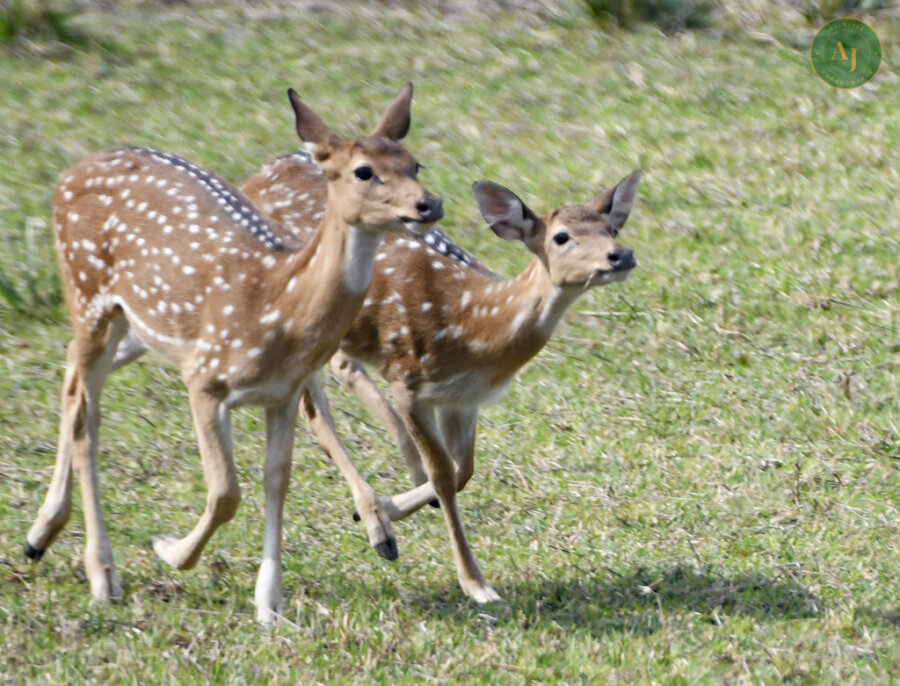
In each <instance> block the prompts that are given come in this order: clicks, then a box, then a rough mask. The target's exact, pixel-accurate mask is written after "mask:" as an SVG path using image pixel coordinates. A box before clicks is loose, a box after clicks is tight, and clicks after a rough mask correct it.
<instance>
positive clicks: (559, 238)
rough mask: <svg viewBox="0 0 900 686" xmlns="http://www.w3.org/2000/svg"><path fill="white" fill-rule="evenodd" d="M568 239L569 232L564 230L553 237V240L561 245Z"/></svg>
mask: <svg viewBox="0 0 900 686" xmlns="http://www.w3.org/2000/svg"><path fill="white" fill-rule="evenodd" d="M568 241H569V234H567V233H566V232H565V231H560V232H559V233H558V234H556V235H555V236H554V237H553V242H554V243H556V244H557V245H562V244H563V243H567V242H568Z"/></svg>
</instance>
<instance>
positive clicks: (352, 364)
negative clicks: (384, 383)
mask: <svg viewBox="0 0 900 686" xmlns="http://www.w3.org/2000/svg"><path fill="white" fill-rule="evenodd" d="M330 364H331V371H332V373H333V374H334V375H335V376H336V377H337V378H338V380H340V382H341V383H342V384H343V385H344V386H345V387H346V388H347V389H349V390H350V392H351V393H353V395H355V396H356V397H357V398H359V400H360V401H361V402H362V403H363V405H365V406H366V407H367V408H369V411H370V412H371V413H372V414H373V415H374V416H375V419H376V420H378V423H379V424H381V425H382V426H383V427H384V428H385V429H387V431H388V433H389V434H390V435H391V438H393V439H394V442H395V443H396V444H397V446H398V447H399V448H400V452H401V453H403V459H404V460H406V465H407V466H408V467H409V471H410V473H411V474H412V477H413V483H414V484H415V485H416V486H421V485H422V484H424V483H427V482H428V474H427V473H426V472H425V467H424V465H423V464H422V456H421V455H420V454H419V450H418V448H416V444H415V441H413V439H412V438H411V437H410V435H409V432H408V431H407V430H406V427H405V426H403V420H402V419H400V416H399V415H398V414H397V412H396V411H395V410H394V407H393V406H392V405H391V403H390V402H388V399H387V398H385V397H384V395H382V393H381V391H380V390H378V386H376V385H375V382H374V381H372V379H371V377H370V376H369V375H368V374H367V373H366V368H365V367H364V366H363V365H362V364H360V363H359V362H356V361H355V360H352V359H350V358H349V357H347V356H346V355H345V354H344V353H342V352H340V351H338V352H336V353H335V354H334V355H333V356H332V357H331V363H330Z"/></svg>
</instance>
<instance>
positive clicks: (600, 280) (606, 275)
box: [588, 258, 637, 286]
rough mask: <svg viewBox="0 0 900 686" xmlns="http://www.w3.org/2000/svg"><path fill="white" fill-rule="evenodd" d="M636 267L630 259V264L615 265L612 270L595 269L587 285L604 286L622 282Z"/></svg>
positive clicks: (634, 262)
mask: <svg viewBox="0 0 900 686" xmlns="http://www.w3.org/2000/svg"><path fill="white" fill-rule="evenodd" d="M636 266H637V261H636V260H635V259H634V258H632V259H631V264H627V265H625V264H623V265H617V266H616V267H615V268H614V269H595V270H594V273H593V274H591V278H590V279H589V280H588V283H589V284H590V285H591V286H604V285H606V284H608V283H615V282H617V281H624V280H625V279H627V278H628V276H629V275H630V274H631V270H632V269H634V268H635V267H636Z"/></svg>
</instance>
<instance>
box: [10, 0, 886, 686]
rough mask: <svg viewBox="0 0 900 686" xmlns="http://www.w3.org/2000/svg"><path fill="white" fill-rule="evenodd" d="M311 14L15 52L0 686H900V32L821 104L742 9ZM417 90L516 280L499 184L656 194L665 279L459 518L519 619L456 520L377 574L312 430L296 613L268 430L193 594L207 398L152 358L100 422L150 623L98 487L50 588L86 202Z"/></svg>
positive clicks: (452, 198)
mask: <svg viewBox="0 0 900 686" xmlns="http://www.w3.org/2000/svg"><path fill="white" fill-rule="evenodd" d="M298 7H299V6H297V5H288V4H284V5H276V4H267V5H264V6H263V7H262V8H261V9H260V8H258V9H246V10H241V9H239V8H236V7H233V6H222V5H221V4H219V3H216V4H210V5H205V4H202V3H200V4H196V5H194V4H187V5H180V4H171V5H155V4H153V5H150V4H146V5H145V4H135V3H132V4H126V5H125V6H124V7H123V6H120V7H119V9H117V10H115V11H109V12H104V13H100V12H97V11H87V10H86V11H84V12H82V13H80V14H76V15H75V16H74V17H73V18H72V20H71V23H72V25H73V26H74V27H76V28H77V29H78V30H80V31H83V32H85V34H86V35H90V36H92V39H93V41H94V42H93V43H91V45H90V46H82V47H76V48H74V49H72V50H71V51H67V52H54V51H50V53H49V54H48V52H47V51H46V50H45V49H44V47H45V46H43V45H42V44H40V43H33V44H30V45H26V46H25V47H22V46H21V45H20V46H15V48H12V47H11V48H8V49H6V48H3V49H0V51H2V52H0V122H3V124H2V127H0V153H2V157H3V164H2V165H0V232H2V233H0V237H2V242H0V277H2V278H3V279H5V282H6V283H7V284H8V285H9V291H10V293H12V294H13V295H12V296H10V297H8V298H4V299H0V368H2V374H0V427H2V428H0V551H2V552H0V555H2V557H0V560H2V563H3V564H2V565H0V650H2V653H3V655H4V657H3V659H0V681H2V682H3V683H10V684H12V683H15V684H19V683H85V682H90V683H154V684H155V683H165V684H184V683H206V682H208V681H213V682H215V683H289V682H298V683H304V684H305V683H386V684H387V683H417V684H418V683H430V682H438V683H454V684H466V683H479V684H480V683H485V684H493V683H496V684H507V683H510V684H530V683H566V684H577V683H620V684H636V683H654V684H720V683H732V684H733V683H746V684H750V683H753V684H757V683H793V684H820V683H835V684H848V683H894V682H896V681H898V680H900V601H898V600H897V597H898V595H900V547H898V546H897V544H896V540H897V537H898V533H900V520H898V516H900V513H898V508H900V497H898V486H900V478H898V475H900V429H898V421H900V420H898V417H900V412H898V388H900V359H898V354H900V338H898V324H900V322H898V319H900V276H898V274H900V272H898V267H897V259H898V254H900V251H898V247H900V246H898V238H897V235H898V234H897V229H898V226H900V196H898V193H897V188H898V184H900V177H898V172H897V169H898V168H900V164H898V162H900V159H898V157H900V153H898V150H900V120H898V118H897V116H896V113H897V112H898V111H900V89H898V88H897V84H898V73H897V70H896V64H894V63H893V62H892V60H893V59H894V57H893V56H894V55H895V54H896V50H897V47H898V42H897V39H896V36H897V35H900V34H898V29H900V24H898V23H897V21H896V20H892V19H889V18H888V17H886V16H884V15H881V16H879V17H876V18H875V19H873V20H872V25H873V27H874V28H875V30H876V31H877V32H878V33H879V35H880V37H881V40H882V42H883V45H884V55H885V60H886V61H885V63H884V64H883V65H882V67H881V71H880V72H879V74H878V76H877V77H876V79H875V81H874V82H873V83H872V84H870V85H869V86H867V87H865V88H863V89H861V90H859V91H854V92H849V93H845V92H839V91H836V90H833V89H831V88H829V87H827V86H826V85H824V84H823V83H822V82H821V81H820V80H819V79H818V78H817V77H816V76H815V74H813V73H812V71H811V68H810V65H809V58H808V46H809V41H810V40H811V38H812V34H813V30H812V29H810V28H809V27H808V26H807V25H806V24H805V23H803V22H802V20H801V21H800V22H799V23H797V24H781V23H779V24H777V25H766V24H761V25H756V26H750V27H748V26H747V21H749V20H748V19H747V17H746V16H742V17H740V18H739V19H740V21H737V22H734V24H733V25H734V26H735V27H738V26H740V27H742V28H740V29H739V28H731V29H727V30H726V29H722V30H719V29H716V28H713V29H711V30H709V31H707V32H699V33H689V34H685V35H682V36H680V37H677V38H670V39H667V38H664V37H663V36H661V35H660V34H659V33H658V32H656V31H655V30H653V29H651V28H644V29H639V30H638V31H637V32H634V33H630V32H621V33H603V32H601V31H598V30H597V28H596V26H595V24H593V23H592V21H591V20H590V18H589V17H587V16H586V15H585V14H584V13H583V12H582V10H581V8H580V6H576V5H571V6H570V5H561V6H560V7H558V8H556V9H552V10H551V9H547V5H544V4H541V5H540V6H537V5H535V6H527V7H525V8H523V9H520V10H506V11H502V12H500V11H497V12H495V13H494V14H493V15H491V16H489V17H488V16H486V15H485V14H484V13H483V12H481V11H479V12H472V11H466V12H462V13H459V14H455V15H452V16H440V15H438V14H437V13H436V11H435V10H433V9H428V8H425V9H411V8H412V4H410V5H405V4H402V3H398V4H395V5H391V6H390V7H383V6H379V7H378V8H377V9H376V6H375V5H370V4H367V3H366V4H362V5H360V6H358V7H354V8H353V11H351V10H349V9H346V10H341V11H336V10H323V11H313V10H309V9H306V10H301V9H297V8H298ZM285 8H294V9H285ZM541 8H543V9H541ZM376 19H377V21H376ZM748 28H749V29H750V30H748V31H747V33H745V32H744V31H745V29H748ZM92 46H93V47H92ZM99 46H103V47H99ZM408 79H412V80H414V81H415V83H416V96H415V100H414V106H413V128H412V131H411V133H410V136H409V138H408V140H407V144H408V147H409V148H410V149H411V150H412V151H414V152H415V154H416V156H417V157H418V159H420V160H421V161H422V162H423V163H424V164H425V165H426V167H427V170H426V171H425V172H424V176H423V180H424V181H425V182H426V183H427V184H428V186H429V187H430V188H432V189H433V190H435V191H437V192H439V193H441V194H442V195H443V196H444V198H445V207H446V210H447V218H446V221H445V222H444V224H445V227H446V229H447V231H448V232H450V233H451V235H453V236H454V237H455V238H456V239H457V240H458V242H459V243H461V244H462V245H463V246H464V247H466V248H467V249H470V250H472V251H473V252H475V253H476V254H478V255H479V256H481V257H482V258H483V260H484V261H485V262H487V263H488V264H489V265H491V266H492V267H494V268H496V269H497V270H498V271H501V272H503V273H506V274H512V273H513V272H514V271H516V270H518V269H521V268H522V267H523V266H524V265H525V264H526V263H527V255H526V254H525V251H524V250H522V249H520V248H517V247H516V246H512V245H510V244H507V243H503V242H501V241H498V240H496V238H494V237H492V235H491V233H490V231H489V230H488V229H487V228H486V227H485V226H484V225H483V224H482V223H481V222H480V221H479V220H478V219H477V211H476V209H475V205H474V202H473V201H472V198H471V196H470V192H469V187H470V184H471V182H472V181H473V180H475V179H479V178H489V179H493V180H496V181H498V182H500V183H503V184H504V185H506V186H509V187H510V188H512V189H513V190H515V191H516V192H517V193H519V194H520V195H521V196H522V197H523V198H524V199H525V200H526V201H527V202H528V203H529V204H530V205H531V206H532V207H534V208H535V209H536V210H541V211H547V210H549V209H552V208H553V207H556V206H558V205H560V204H563V203H567V202H579V201H585V200H587V199H588V198H590V197H591V196H592V195H593V194H594V193H595V192H597V191H598V190H600V189H602V188H605V187H606V186H607V185H609V184H612V183H614V182H615V181H617V180H618V179H620V178H621V177H622V176H624V175H625V174H626V173H628V172H629V171H630V170H631V169H633V168H635V167H640V168H641V169H642V170H643V172H644V183H643V184H642V186H641V191H640V194H639V197H638V201H637V203H636V205H635V211H634V212H633V214H632V217H631V220H630V221H629V224H628V225H627V226H626V228H625V230H624V231H623V233H622V240H623V242H625V243H626V244H627V245H629V246H631V247H633V248H634V249H635V253H636V256H637V258H638V260H639V263H640V266H639V269H638V270H637V271H636V272H635V274H634V275H633V276H632V278H631V279H630V280H629V281H627V282H626V283H625V284H619V285H614V286H610V287H608V288H607V289H605V290H602V291H598V292H596V293H594V294H592V295H590V296H588V297H586V298H585V299H584V300H583V301H581V302H580V303H579V304H578V305H576V307H575V308H574V309H573V311H572V312H571V313H570V315H569V316H568V318H567V319H566V321H565V322H564V324H563V325H562V326H561V327H560V329H559V331H558V335H557V336H556V337H555V338H554V339H553V341H552V342H551V343H550V345H548V347H547V349H545V350H544V351H543V352H542V353H541V355H540V356H539V357H538V358H537V359H536V360H535V361H534V362H533V363H532V364H531V365H530V366H529V367H528V368H527V369H526V370H525V371H524V372H523V373H522V374H521V375H520V377H519V379H518V381H517V382H516V383H515V384H513V386H512V387H511V389H510V391H509V393H508V395H507V397H506V398H505V399H504V400H503V401H502V402H501V403H499V404H497V405H495V406H492V407H490V408H487V409H486V410H485V412H484V413H483V417H482V420H481V423H480V433H479V441H478V456H477V467H476V470H477V471H476V476H475V479H474V480H473V482H472V484H471V485H470V486H469V488H467V490H466V491H465V492H464V493H463V494H462V496H461V506H462V511H463V516H464V518H465V521H466V523H467V527H468V531H469V533H470V538H471V541H472V544H473V547H474V549H475V551H476V554H477V555H478V557H479V560H480V561H481V563H482V567H483V569H484V570H485V573H486V575H487V576H488V578H489V579H490V580H491V582H492V583H493V584H494V586H495V587H496V588H497V590H498V591H499V592H500V593H501V594H502V595H503V601H502V602H500V603H496V604H494V605H490V606H486V607H479V606H476V605H475V604H473V603H471V602H469V601H468V600H467V599H466V598H465V597H464V596H463V595H462V593H461V592H460V591H459V589H458V587H457V585H456V580H455V573H454V570H453V566H452V561H451V559H450V549H449V544H448V541H447V535H446V533H445V529H444V525H443V522H442V519H441V517H440V515H439V513H438V512H436V511H434V510H432V509H431V508H426V509H425V510H423V511H422V512H420V513H418V514H416V515H414V516H413V517H411V518H410V519H409V520H406V521H404V522H401V523H398V524H397V525H396V527H395V529H396V532H397V534H398V537H399V543H400V553H401V557H400V560H399V561H398V562H397V563H395V564H388V563H386V562H384V561H383V560H381V559H380V558H378V557H377V556H376V554H375V553H374V552H373V551H372V550H370V549H369V548H368V545H367V542H366V537H365V533H364V531H363V530H362V529H361V528H360V527H359V525H354V524H353V522H352V521H351V518H350V515H351V511H352V504H351V501H350V498H349V493H348V490H347V488H346V486H345V485H344V483H343V481H342V480H341V478H340V476H339V474H338V473H337V470H335V469H334V468H332V467H328V466H323V465H322V464H321V460H320V458H319V455H318V453H317V451H316V448H315V445H314V443H313V441H312V440H311V438H310V437H309V434H308V433H307V432H305V431H301V432H300V435H299V437H298V441H297V446H296V450H295V467H294V478H293V482H294V483H293V488H292V490H291V493H290V495H289V500H288V503H287V507H286V512H287V526H286V531H285V549H286V558H285V567H286V570H285V591H286V597H287V617H288V619H289V620H290V621H289V622H285V623H283V624H282V625H280V626H278V627H277V628H275V629H274V630H266V629H264V628H262V627H259V626H257V625H256V624H255V622H254V621H253V608H252V606H251V603H250V598H251V596H252V592H253V584H254V581H255V573H256V569H257V560H258V556H259V554H260V550H261V533H262V505H263V503H262V497H263V494H262V486H261V469H262V454H263V430H262V422H261V413H260V412H259V411H250V410H246V411H240V412H238V413H236V414H235V416H234V429H235V445H236V452H237V454H236V458H237V462H238V464H239V475H240V480H241V483H242V487H243V493H244V500H243V502H242V506H241V508H240V511H239V513H238V515H237V517H236V519H235V520H234V521H233V522H231V523H230V524H229V525H227V526H226V527H223V528H222V529H221V530H220V531H219V532H217V534H216V536H215V537H214V538H213V540H212V541H211V542H210V545H209V546H208V548H207V550H206V552H205V555H204V557H203V558H202V560H201V562H200V564H199V565H198V567H197V568H196V569H195V570H193V571H189V572H175V571H173V570H170V569H168V568H166V567H165V566H164V565H162V564H161V563H159V562H158V561H157V560H156V559H155V558H154V556H153V555H152V554H151V553H150V551H149V550H148V549H147V548H146V546H145V545H144V542H145V541H146V540H147V539H148V538H149V537H150V536H151V535H153V534H156V533H183V532H185V531H186V530H187V529H188V528H189V527H190V526H192V525H193V523H194V521H195V518H196V517H197V516H198V514H199V512H200V510H201V508H202V505H203V502H204V494H205V489H204V486H203V480H202V474H201V469H200V463H199V458H198V456H197V454H196V446H195V442H194V439H193V436H192V431H191V428H190V420H189V413H188V409H187V403H186V399H185V394H184V391H183V386H182V384H181V382H180V380H179V378H178V374H177V373H176V372H175V371H174V370H173V369H172V368H171V367H169V366H166V365H165V364H164V363H162V362H161V361H159V360H158V359H152V358H147V359H146V360H145V361H143V362H141V363H138V364H135V365H132V366H131V367H129V368H126V369H124V370H122V371H121V372H119V373H118V374H117V375H116V376H114V377H113V378H112V379H111V381H110V383H109V384H108V385H107V391H106V394H105V396H104V402H105V407H104V413H103V417H104V424H103V427H102V439H101V472H102V474H101V475H102V484H103V489H102V492H103V496H104V505H105V512H106V515H107V519H108V522H109V528H110V536H111V539H112V542H113V548H114V551H115V555H116V562H117V565H118V567H119V570H120V572H121V574H122V577H123V581H124V584H125V596H124V599H123V601H122V602H121V603H118V604H114V605H110V606H96V605H94V604H91V602H90V600H89V592H88V588H87V584H86V583H85V579H84V572H83V569H82V568H81V564H80V561H79V560H80V553H81V547H82V545H83V528H82V519H81V512H80V509H79V507H80V498H79V497H78V496H76V508H75V512H74V514H73V518H72V521H71V522H70V525H69V526H68V528H67V529H66V530H65V531H64V532H63V534H62V535H61V536H60V538H59V540H58V541H57V542H56V543H55V544H54V545H53V547H52V548H51V549H50V550H49V551H48V552H47V554H46V556H45V558H44V560H42V561H41V562H40V564H38V565H31V564H25V562H24V561H23V559H22V552H21V551H22V545H23V543H24V536H25V532H26V531H27V528H28V526H29V525H30V523H31V521H32V519H33V517H34V515H35V513H36V511H37V508H38V506H39V504H40V502H41V500H42V498H43V495H44V492H45V489H46V486H47V484H48V482H49V478H50V473H51V467H52V463H53V459H54V454H55V437H56V431H57V425H56V413H57V408H58V396H59V392H60V389H61V384H62V377H63V372H64V368H63V367H64V357H65V350H64V346H65V343H66V341H67V337H68V332H67V328H66V325H65V320H66V317H65V313H64V312H63V311H62V310H61V309H60V295H59V285H58V279H57V276H56V265H55V258H54V254H53V247H52V240H51V232H50V227H49V222H50V203H51V197H52V192H53V185H54V183H55V180H56V179H57V177H58V176H59V174H60V173H61V172H62V171H63V170H64V169H65V168H66V167H67V166H68V165H70V164H72V163H74V162H75V161H77V160H78V159H80V158H81V157H83V156H85V155H87V154H89V153H91V152H94V151H97V150H101V149H105V148H110V147H114V146H117V145H122V144H140V145H150V146H153V147H157V148H161V149H164V150H169V151H172V152H175V153H179V154H182V155H185V156H187V157H189V158H191V159H193V160H194V161H196V162H198V163H200V164H202V165H204V166H207V167H209V168H211V169H214V170H216V171H218V172H219V173H221V174H223V175H224V176H225V177H227V178H228V179H230V180H232V181H234V182H240V181H241V180H243V179H244V178H246V177H247V176H248V175H250V174H251V173H252V172H254V171H255V170H256V169H257V168H258V167H259V166H260V165H261V164H262V163H263V162H265V161H267V160H268V159H270V158H271V157H272V156H274V155H276V154H279V153H281V152H286V151H289V150H292V149H294V148H296V147H297V145H298V143H297V140H296V136H295V134H294V132H293V126H292V117H291V112H290V109H289V106H288V104H287V98H286V97H285V90H286V88H287V87H288V86H293V87H294V88H296V89H297V90H298V91H299V92H300V93H301V95H302V96H303V97H304V98H305V99H306V100H307V101H308V102H309V103H311V104H312V105H313V106H314V107H315V109H316V110H317V112H319V113H320V114H321V115H322V116H323V118H324V119H325V121H326V122H328V123H329V124H332V125H333V126H334V127H335V128H336V129H338V130H340V131H344V132H346V133H348V134H351V133H352V134H356V133H359V132H362V131H364V130H367V129H368V128H370V127H371V126H372V125H373V124H374V121H375V118H376V116H377V115H378V114H380V112H381V111H382V109H383V107H384V106H385V105H386V104H387V103H388V102H389V101H390V99H391V98H392V97H393V95H394V94H395V93H396V90H397V89H398V88H399V86H400V85H401V84H402V83H403V82H404V81H406V80H408ZM0 283H2V282H0ZM333 386H334V384H332V388H331V390H332V391H333V392H332V397H333V399H334V403H335V406H336V407H337V408H340V409H338V410H336V414H337V417H338V420H339V422H340V428H341V431H342V434H343V436H344V437H345V438H346V440H347V442H348V444H349V446H350V448H351V449H352V452H353V454H354V455H355V457H356V459H357V462H358V464H359V465H360V467H361V469H362V470H363V472H364V474H365V475H366V477H367V478H368V479H370V480H371V482H372V483H373V484H374V485H375V486H376V489H377V490H379V491H380V492H382V493H387V492H393V491H399V490H402V489H405V488H406V487H407V485H408V477H407V476H406V474H405V469H404V467H403V464H402V460H401V459H400V458H399V456H398V455H397V451H396V450H395V449H394V447H393V446H392V445H391V444H390V442H389V441H388V440H387V439H386V436H385V435H384V433H383V432H382V431H380V430H378V429H377V428H376V427H374V426H373V425H372V420H371V418H370V417H368V415H366V414H365V412H364V410H362V409H361V408H360V407H359V405H358V404H356V403H354V402H352V401H351V400H349V399H348V398H347V397H346V396H344V395H342V394H341V392H340V390H339V389H337V388H334V387H333Z"/></svg>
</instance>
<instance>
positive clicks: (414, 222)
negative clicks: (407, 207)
mask: <svg viewBox="0 0 900 686" xmlns="http://www.w3.org/2000/svg"><path fill="white" fill-rule="evenodd" d="M398 219H399V220H400V221H401V222H403V225H404V226H405V227H406V228H407V229H409V230H410V231H412V232H413V233H427V232H428V231H429V230H430V229H431V227H433V226H434V225H435V224H437V219H415V218H413V217H399V218H398Z"/></svg>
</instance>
